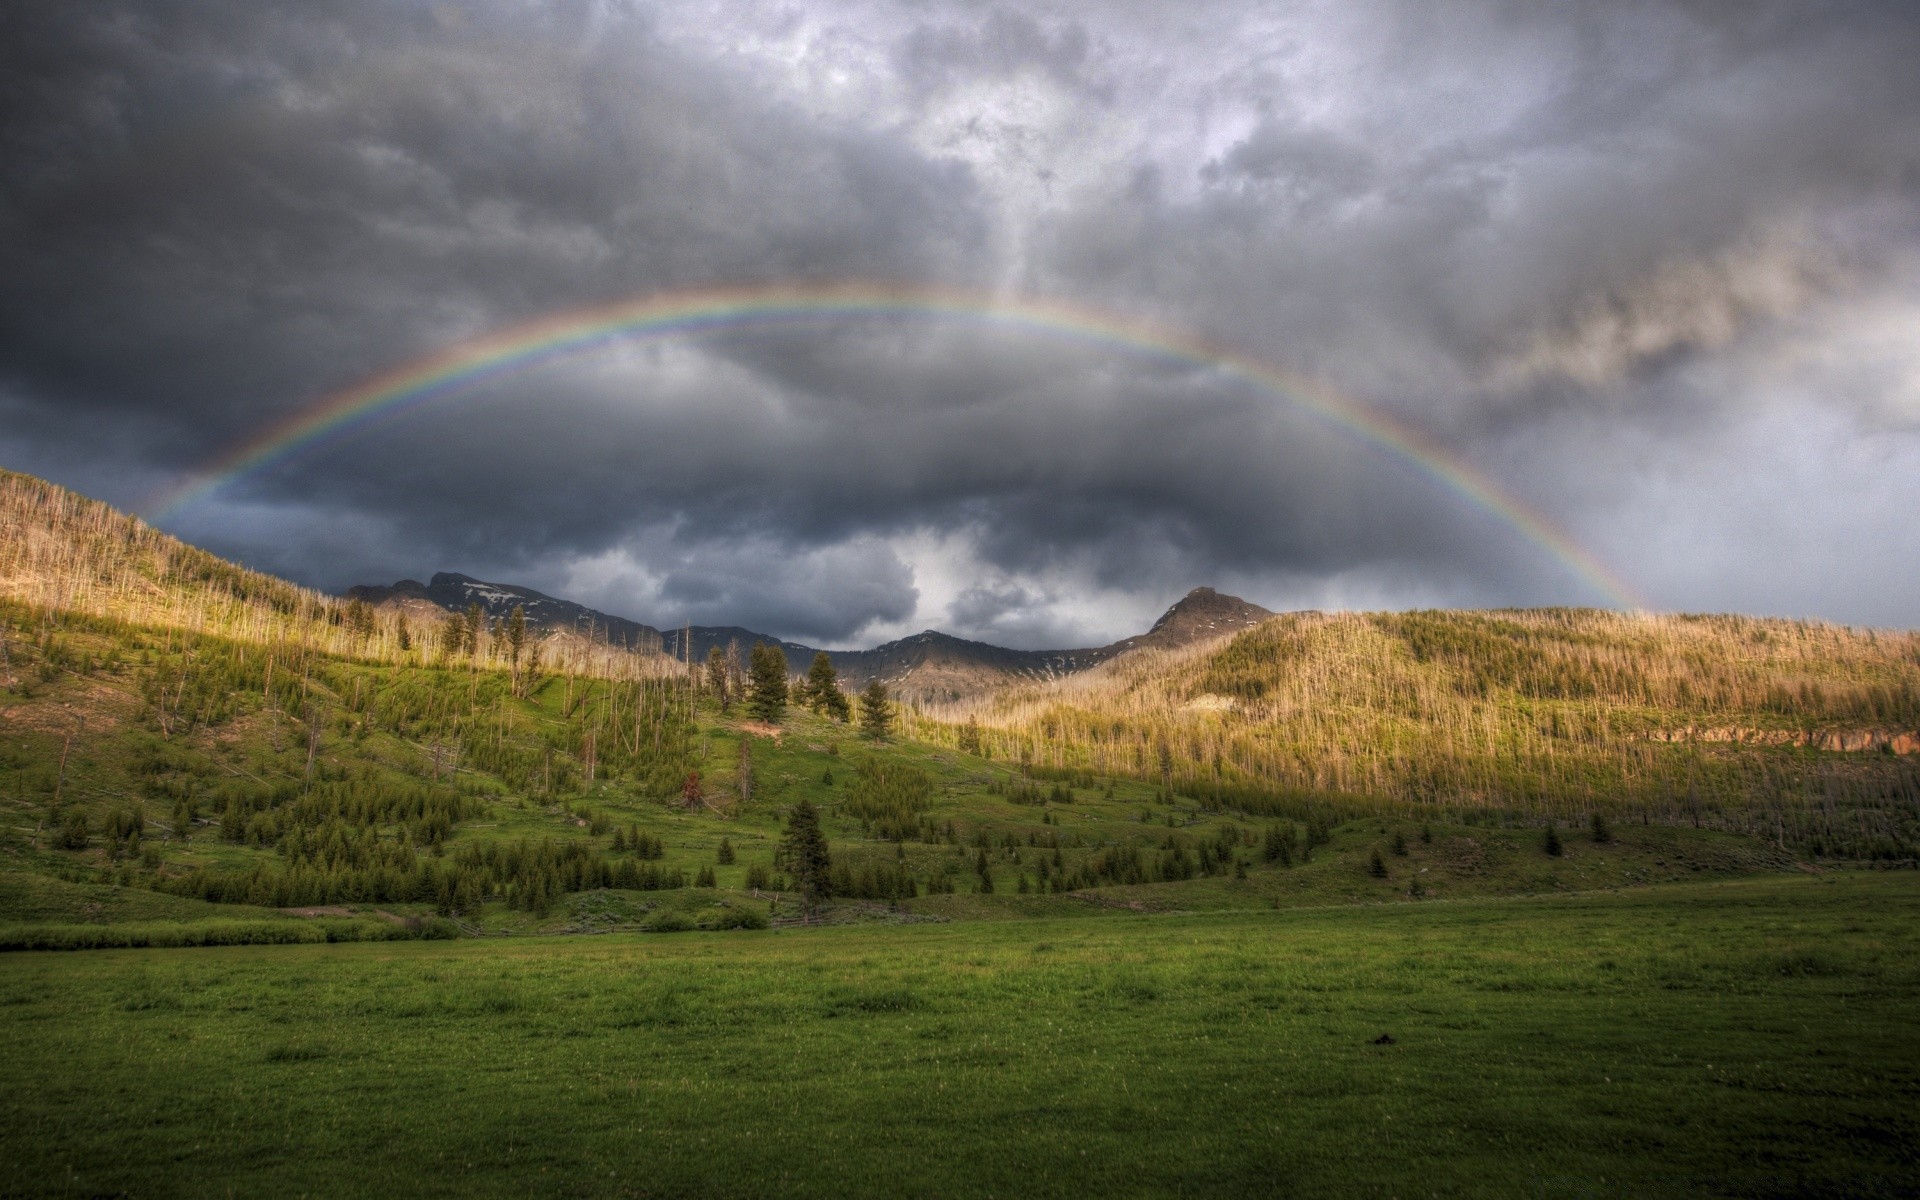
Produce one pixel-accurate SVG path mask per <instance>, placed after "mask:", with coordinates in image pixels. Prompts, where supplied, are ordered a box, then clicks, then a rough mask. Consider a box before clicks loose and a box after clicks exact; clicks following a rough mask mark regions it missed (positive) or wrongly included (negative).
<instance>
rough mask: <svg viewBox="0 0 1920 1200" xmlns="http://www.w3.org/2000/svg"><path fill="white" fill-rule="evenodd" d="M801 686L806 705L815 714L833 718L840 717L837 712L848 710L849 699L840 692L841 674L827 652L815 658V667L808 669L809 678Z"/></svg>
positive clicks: (819, 653)
mask: <svg viewBox="0 0 1920 1200" xmlns="http://www.w3.org/2000/svg"><path fill="white" fill-rule="evenodd" d="M800 686H801V688H802V689H803V691H804V693H805V696H806V704H807V705H808V707H810V708H812V709H813V711H814V712H817V713H823V714H826V715H829V716H832V715H839V714H838V712H837V711H836V710H844V709H845V708H846V705H847V699H846V697H845V696H844V695H842V694H841V692H840V674H839V672H837V671H835V670H834V669H833V659H832V658H831V657H829V656H828V654H827V652H826V651H825V650H821V651H819V652H818V653H816V654H815V655H814V656H813V665H811V666H810V667H808V668H807V677H806V679H805V680H804V681H803V682H802V683H801V685H800Z"/></svg>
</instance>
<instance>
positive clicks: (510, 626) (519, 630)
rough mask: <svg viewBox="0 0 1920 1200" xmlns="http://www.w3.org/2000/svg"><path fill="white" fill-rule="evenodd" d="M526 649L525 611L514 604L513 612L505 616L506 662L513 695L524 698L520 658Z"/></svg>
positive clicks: (524, 607)
mask: <svg viewBox="0 0 1920 1200" xmlns="http://www.w3.org/2000/svg"><path fill="white" fill-rule="evenodd" d="M526 649H527V609H526V606H525V605H521V604H516V605H514V606H513V612H511V613H510V614H508V616H507V661H508V664H509V666H510V667H511V669H512V672H513V675H512V678H513V694H514V695H516V696H525V695H526V690H525V688H524V686H523V682H522V680H521V678H520V656H521V655H522V654H524V653H525V652H526Z"/></svg>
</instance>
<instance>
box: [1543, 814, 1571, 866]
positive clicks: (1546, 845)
mask: <svg viewBox="0 0 1920 1200" xmlns="http://www.w3.org/2000/svg"><path fill="white" fill-rule="evenodd" d="M1540 848H1541V849H1542V850H1545V851H1546V852H1547V853H1548V854H1550V855H1552V856H1553V857H1554V858H1559V857H1560V854H1561V852H1562V851H1563V850H1565V849H1566V847H1564V846H1563V845H1561V843H1560V831H1559V830H1558V829H1556V828H1554V824H1553V822H1552V821H1548V822H1547V834H1546V836H1545V837H1543V838H1541V839H1540Z"/></svg>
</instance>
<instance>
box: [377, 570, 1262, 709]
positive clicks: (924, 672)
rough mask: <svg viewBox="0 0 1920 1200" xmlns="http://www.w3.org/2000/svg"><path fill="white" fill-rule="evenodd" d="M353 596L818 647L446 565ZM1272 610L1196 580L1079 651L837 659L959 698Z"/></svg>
mask: <svg viewBox="0 0 1920 1200" xmlns="http://www.w3.org/2000/svg"><path fill="white" fill-rule="evenodd" d="M347 596H348V598H349V599H356V600H363V601H365V602H366V603H368V604H373V605H390V606H398V607H403V608H407V609H409V610H413V611H418V610H419V606H421V605H423V604H430V605H433V606H435V607H437V608H440V609H445V610H447V611H449V612H459V611H462V610H464V609H465V608H466V607H467V606H468V605H470V604H478V605H479V606H480V607H481V609H482V610H483V611H484V612H486V613H487V615H489V616H491V617H496V618H505V617H506V616H507V615H508V614H509V613H511V612H512V611H513V609H514V608H515V607H516V606H518V607H522V608H524V609H526V613H527V620H528V621H529V622H531V623H532V624H534V625H535V626H537V627H539V628H541V629H548V630H554V629H559V630H570V631H573V632H576V633H580V634H582V635H586V636H590V637H593V638H595V639H596V640H604V641H607V642H610V643H612V644H614V645H618V646H628V647H632V648H635V649H640V648H647V647H659V648H660V649H661V650H663V651H665V652H666V653H668V654H670V655H672V656H674V657H675V658H680V657H682V656H683V651H682V648H681V642H682V641H683V640H684V641H686V643H687V649H686V651H685V657H688V658H691V659H692V661H694V662H701V661H704V660H705V659H706V657H707V653H708V651H709V650H711V649H712V648H713V647H716V646H718V647H720V648H721V649H723V650H724V649H725V648H726V647H727V646H728V645H729V644H731V643H736V642H737V643H738V644H739V646H740V649H741V651H742V653H743V655H744V652H745V651H746V650H747V649H748V648H749V647H751V646H752V645H753V644H754V643H755V642H767V643H770V644H773V645H777V646H779V647H780V649H781V650H782V651H783V652H784V653H785V654H786V656H787V664H788V667H789V668H790V669H791V670H792V671H793V672H794V673H795V674H801V673H803V672H805V671H806V669H807V667H808V665H809V664H810V663H811V662H812V661H813V656H814V654H815V653H816V652H817V651H816V649H815V648H814V647H812V646H806V645H802V644H800V643H798V642H788V641H781V640H780V639H777V638H774V637H771V636H769V635H767V634H763V633H756V632H755V631H753V630H751V629H744V628H741V627H739V626H733V625H718V626H716V625H694V626H691V627H690V628H684V629H659V628H656V627H655V626H652V625H648V624H645V623H643V622H640V621H634V620H630V619H628V618H626V617H617V616H614V615H612V614H610V613H604V612H600V611H598V610H597V609H591V608H588V607H586V606H585V605H582V604H575V603H573V602H572V601H570V600H561V599H558V598H556V597H553V596H548V595H546V594H544V593H542V592H536V591H534V590H533V589H532V588H525V587H519V586H516V585H514V584H505V583H490V582H488V581H486V580H482V579H475V578H473V577H472V576H470V575H461V574H458V573H455V572H452V571H442V572H440V573H439V574H436V575H435V576H434V577H433V578H432V580H430V581H429V582H427V583H424V584H423V583H420V582H418V581H417V580H412V579H402V580H400V581H399V582H398V583H395V584H393V585H391V586H388V587H381V586H375V585H365V584H363V585H361V586H358V587H354V588H351V589H349V590H348V592H347ZM1272 615H1273V614H1272V613H1271V612H1269V611H1267V610H1266V609H1264V608H1261V607H1260V606H1259V605H1257V604H1249V603H1247V602H1246V601H1244V600H1241V599H1239V598H1238V597H1235V596H1223V595H1221V594H1220V593H1218V592H1216V591H1214V590H1213V589H1212V588H1204V587H1203V588H1195V589H1194V590H1193V591H1191V592H1189V593H1187V595H1186V596H1185V597H1184V598H1182V599H1181V600H1180V601H1179V602H1178V603H1177V604H1175V605H1174V606H1173V607H1171V608H1169V609H1168V610H1167V611H1166V612H1165V613H1164V614H1163V615H1162V616H1161V617H1160V619H1159V620H1158V621H1156V622H1154V625H1153V628H1152V629H1150V630H1148V631H1147V632H1146V633H1143V634H1138V635H1136V636H1134V637H1130V638H1127V639H1125V640H1124V641H1119V642H1115V643H1113V644H1112V645H1110V646H1096V647H1088V648H1084V649H1078V650H1010V649H1007V648H1006V647H1004V646H994V645H989V644H988V643H986V642H973V641H968V640H966V639H964V638H957V637H954V636H952V635H950V634H945V633H940V632H938V631H937V630H932V629H929V630H927V631H925V632H923V633H916V634H914V635H913V636H911V637H905V638H901V639H899V640H897V641H892V642H887V643H885V644H884V645H880V646H875V647H873V648H872V649H870V650H836V651H831V652H830V653H831V654H832V656H833V663H834V666H835V667H836V668H837V669H838V670H839V672H840V676H841V679H842V680H843V681H844V682H845V684H846V685H847V686H848V687H852V688H858V687H862V686H864V685H865V684H866V683H867V681H868V680H871V679H875V678H878V679H881V680H883V681H884V682H885V683H886V684H887V685H888V687H889V688H890V689H891V690H892V691H893V692H894V693H895V694H896V695H897V696H899V697H901V698H902V699H906V700H916V701H917V700H954V699H959V698H961V697H963V696H969V695H973V694H976V693H979V692H982V691H986V690H989V689H991V688H994V687H998V686H1001V685H1003V684H1007V683H1015V682H1025V681H1033V680H1044V679H1054V678H1057V677H1059V676H1062V675H1069V674H1072V673H1073V672H1075V671H1084V670H1086V669H1087V668H1088V667H1092V666H1095V665H1097V664H1099V663H1102V662H1105V661H1107V660H1108V659H1110V658H1112V657H1114V656H1115V655H1117V654H1124V653H1126V652H1127V651H1129V650H1134V649H1138V648H1141V647H1149V646H1151V647H1158V648H1171V647H1175V646H1183V645H1187V644H1189V643H1192V642H1195V641H1199V640H1202V639H1205V638H1210V637H1223V636H1225V635H1227V634H1231V633H1236V632H1238V631H1240V630H1242V629H1245V628H1247V627H1248V626H1251V625H1255V624H1258V623H1259V622H1260V621H1263V620H1265V619H1266V618H1268V617H1270V616H1272Z"/></svg>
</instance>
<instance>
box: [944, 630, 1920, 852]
mask: <svg viewBox="0 0 1920 1200" xmlns="http://www.w3.org/2000/svg"><path fill="white" fill-rule="evenodd" d="M930 716H932V717H934V718H937V720H936V721H929V722H928V723H926V724H923V725H921V726H919V727H918V728H919V730H920V732H921V734H922V736H926V737H929V738H936V739H939V740H943V741H945V742H946V743H948V744H951V745H960V744H962V743H963V742H964V743H966V744H968V745H975V744H977V745H979V746H980V747H981V748H982V749H983V750H984V751H986V752H987V753H990V754H992V755H993V756H995V757H996V758H998V759H1002V760H1013V761H1017V762H1022V763H1027V764H1031V769H1032V770H1033V771H1034V772H1035V773H1036V774H1040V775H1043V776H1053V777H1063V778H1064V777H1073V776H1076V775H1085V774H1088V773H1091V774H1095V775H1104V774H1117V775H1123V776H1129V777H1132V778H1137V779H1146V780H1151V781H1155V782H1157V783H1159V784H1160V785H1162V786H1163V787H1165V788H1166V789H1168V790H1170V791H1173V792H1178V793H1180V794H1183V795H1191V796H1194V797H1196V798H1198V799H1201V800H1202V801H1204V802H1206V803H1208V804H1212V805H1218V806H1222V807H1227V808H1239V809H1243V810H1246V811H1250V812H1273V813H1277V814H1289V815H1296V816H1298V815H1303V814H1305V813H1307V812H1310V811H1314V810H1316V809H1318V810H1323V811H1331V812H1333V813H1335V814H1337V815H1340V816H1342V817H1346V816H1353V815H1359V814H1363V813H1372V812H1385V813H1391V814H1395V815H1398V816H1401V817H1404V818H1409V819H1424V818H1433V819H1445V818H1447V817H1448V816H1449V815H1450V814H1451V815H1452V816H1453V817H1454V819H1459V818H1460V817H1462V816H1465V815H1468V814H1482V815H1497V816H1499V817H1502V818H1512V819H1518V820H1524V821H1531V822H1535V823H1540V822H1545V821H1548V820H1559V821H1561V822H1566V823H1577V822H1582V821H1585V820H1587V819H1588V817H1589V815H1590V814H1591V813H1593V812H1596V811H1597V812H1601V813H1604V814H1607V815H1609V816H1611V817H1612V818H1613V819H1614V820H1615V821H1616V822H1620V821H1633V822H1661V823H1668V824H1686V825H1689V826H1695V827H1709V828H1722V829H1731V830H1738V831H1741V832H1747V833H1753V834H1757V835H1760V836H1762V837H1765V838H1767V839H1768V840H1770V841H1773V842H1775V843H1776V844H1777V845H1780V846H1783V847H1789V848H1796V849H1797V850H1798V851H1799V852H1801V853H1806V854H1812V855H1830V854H1837V855H1847V856H1859V857H1874V856H1878V857H1892V858H1910V857H1912V856H1913V854H1914V853H1915V850H1914V848H1915V846H1916V845H1920V827H1916V824H1915V819H1916V815H1917V814H1920V636H1916V635H1915V634H1913V633H1890V632H1883V631H1876V630H1857V629H1849V628H1844V627H1840V626H1834V625H1827V624H1822V623H1817V622H1803V621H1785V620H1762V619H1753V618H1745V617H1731V616H1651V615H1628V614H1621V613H1612V612H1602V611H1592V610H1566V609H1556V610H1538V611H1515V612H1411V613H1341V614H1325V613H1288V614H1284V615H1281V616H1276V617H1273V618H1271V619H1269V620H1267V621H1265V622H1264V623H1262V624H1261V625H1259V626H1258V627H1256V628H1254V629H1252V630H1249V631H1247V632H1246V633H1243V634H1241V635H1239V636H1237V637H1234V638H1231V639H1229V640H1225V641H1213V642H1207V643H1202V644H1198V645H1195V646H1193V647H1190V648H1187V649H1185V650H1181V651H1175V652H1165V653H1155V652H1147V653H1141V654H1134V655H1129V656H1126V657H1124V658H1121V659H1118V660H1116V661H1114V662H1112V663H1109V664H1106V665H1104V666H1101V667H1099V668H1096V669H1094V670H1092V671H1089V672H1086V673H1084V674H1082V675H1079V676H1075V677H1072V678H1069V679H1064V680H1060V681H1057V682H1053V683H1049V684H1046V685H1040V686H1030V687H1023V688H1018V689H1010V690H1006V691H1002V692H999V693H996V694H994V695H991V696H986V697H981V698H977V699H973V700H970V701H965V702H962V703H959V704H954V705H948V706H944V707H941V708H937V709H933V710H930Z"/></svg>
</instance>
